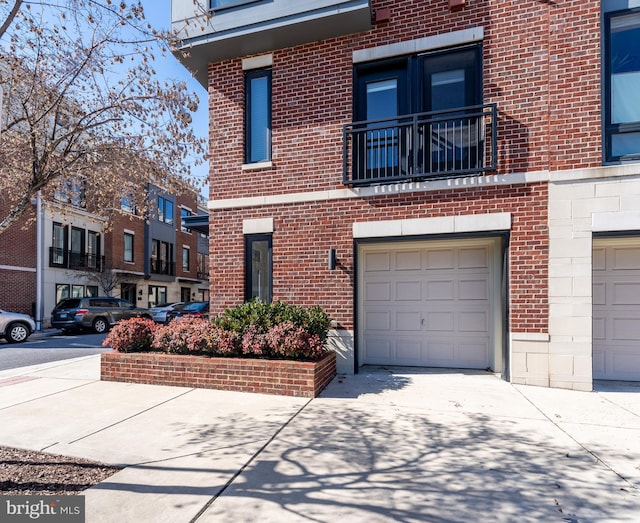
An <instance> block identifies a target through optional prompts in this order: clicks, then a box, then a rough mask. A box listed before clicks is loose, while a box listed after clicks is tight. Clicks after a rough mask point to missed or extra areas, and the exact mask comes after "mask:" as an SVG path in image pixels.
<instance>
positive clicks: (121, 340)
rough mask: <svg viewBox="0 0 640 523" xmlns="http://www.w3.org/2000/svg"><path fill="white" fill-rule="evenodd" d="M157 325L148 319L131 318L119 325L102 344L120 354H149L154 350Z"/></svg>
mask: <svg viewBox="0 0 640 523" xmlns="http://www.w3.org/2000/svg"><path fill="white" fill-rule="evenodd" d="M156 328H157V324H156V323H155V322H154V321H153V320H150V319H148V318H131V319H129V320H127V321H121V322H120V323H117V324H116V325H115V326H114V327H113V328H112V329H111V331H110V332H109V334H108V335H107V337H106V338H105V339H104V341H103V342H102V346H103V347H108V346H111V348H112V349H113V350H115V351H118V352H147V351H151V350H153V348H152V342H153V334H154V332H155V330H156Z"/></svg>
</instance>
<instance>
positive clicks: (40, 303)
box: [35, 191, 44, 331]
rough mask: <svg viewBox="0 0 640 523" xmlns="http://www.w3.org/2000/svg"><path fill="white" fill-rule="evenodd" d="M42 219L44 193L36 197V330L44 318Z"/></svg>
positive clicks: (40, 327) (39, 328)
mask: <svg viewBox="0 0 640 523" xmlns="http://www.w3.org/2000/svg"><path fill="white" fill-rule="evenodd" d="M42 222H43V219H42V192H41V191H38V194H37V195H36V318H35V320H36V330H38V331H41V330H42V321H43V318H44V296H43V289H44V270H43V261H42V257H43V255H44V248H43V242H44V234H43V230H42V229H43V223H42Z"/></svg>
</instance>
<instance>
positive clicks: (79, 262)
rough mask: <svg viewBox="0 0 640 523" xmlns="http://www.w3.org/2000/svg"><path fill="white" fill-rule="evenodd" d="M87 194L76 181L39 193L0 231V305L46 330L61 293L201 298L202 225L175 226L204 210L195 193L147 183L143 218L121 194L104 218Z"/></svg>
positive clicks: (135, 299) (152, 300) (147, 301)
mask: <svg viewBox="0 0 640 523" xmlns="http://www.w3.org/2000/svg"><path fill="white" fill-rule="evenodd" d="M71 185H73V184H71ZM87 193H90V189H88V188H87V186H86V184H80V185H73V187H67V190H65V191H60V190H58V191H52V192H51V194H47V195H45V196H39V197H38V198H36V199H34V202H33V207H32V209H30V210H29V212H28V214H27V215H26V216H25V217H24V219H22V220H21V221H19V222H17V223H15V224H14V225H12V226H11V227H10V228H9V229H8V230H7V231H5V232H4V233H2V234H0V308H3V309H6V310H11V311H15V312H23V313H26V314H31V315H32V316H33V317H34V318H35V319H36V320H37V324H38V327H39V328H47V327H48V326H49V325H50V314H51V311H52V309H53V308H54V307H55V305H56V303H58V302H59V301H60V300H62V299H64V298H68V297H83V296H98V295H100V296H104V295H105V294H108V295H111V296H115V297H120V298H124V299H126V300H128V301H130V302H131V303H133V304H136V305H137V306H139V307H152V306H154V305H157V304H161V303H166V302H175V301H196V300H207V299H208V297H209V282H208V280H209V273H208V264H209V256H208V239H207V236H206V231H205V232H204V233H203V232H200V231H198V230H195V229H192V228H189V227H186V226H184V225H183V224H182V219H183V218H185V217H187V216H193V217H196V216H198V215H202V214H203V213H204V211H203V209H202V205H201V204H200V203H199V201H198V198H197V195H196V194H195V193H191V192H188V191H187V192H184V193H181V194H177V195H176V194H174V193H175V191H169V192H165V191H163V190H161V189H160V188H159V187H158V186H156V185H153V184H149V186H148V188H147V194H148V195H149V199H150V201H151V204H150V206H149V207H150V212H149V213H147V216H146V217H145V216H141V215H140V214H141V213H139V212H137V211H136V209H135V208H134V207H133V205H132V204H131V202H130V199H129V198H128V197H126V195H125V197H123V198H122V201H121V202H120V208H119V209H118V210H117V211H116V212H114V213H112V214H111V215H110V216H109V217H107V216H105V215H104V213H101V212H99V211H97V210H91V209H90V200H91V199H90V196H88V194H87Z"/></svg>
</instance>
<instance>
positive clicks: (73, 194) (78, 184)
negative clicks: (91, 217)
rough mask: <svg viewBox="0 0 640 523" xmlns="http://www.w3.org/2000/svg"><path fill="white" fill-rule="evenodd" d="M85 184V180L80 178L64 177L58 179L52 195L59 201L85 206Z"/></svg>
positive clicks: (75, 205)
mask: <svg viewBox="0 0 640 523" xmlns="http://www.w3.org/2000/svg"><path fill="white" fill-rule="evenodd" d="M86 185H87V183H86V180H84V179H82V178H66V179H63V180H60V182H59V184H58V188H57V189H56V190H55V192H54V195H53V197H54V198H55V199H56V200H58V201H59V202H63V203H68V204H70V205H73V206H74V207H82V208H84V207H85V206H86V203H85V197H86Z"/></svg>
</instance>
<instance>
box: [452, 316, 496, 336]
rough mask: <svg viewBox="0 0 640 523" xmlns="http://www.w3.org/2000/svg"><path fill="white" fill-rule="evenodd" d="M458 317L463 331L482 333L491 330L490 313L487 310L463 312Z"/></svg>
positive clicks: (460, 328)
mask: <svg viewBox="0 0 640 523" xmlns="http://www.w3.org/2000/svg"><path fill="white" fill-rule="evenodd" d="M458 317H459V326H458V329H459V330H460V331H461V332H477V333H478V334H482V333H485V332H487V331H488V330H489V315H488V314H487V313H486V312H485V311H478V312H461V313H460V314H459V316H458Z"/></svg>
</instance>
